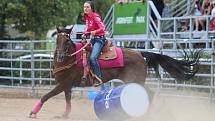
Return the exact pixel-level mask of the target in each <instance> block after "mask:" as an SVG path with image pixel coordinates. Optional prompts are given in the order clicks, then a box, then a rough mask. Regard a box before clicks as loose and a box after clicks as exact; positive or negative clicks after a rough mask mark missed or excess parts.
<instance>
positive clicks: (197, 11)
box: [191, 0, 215, 31]
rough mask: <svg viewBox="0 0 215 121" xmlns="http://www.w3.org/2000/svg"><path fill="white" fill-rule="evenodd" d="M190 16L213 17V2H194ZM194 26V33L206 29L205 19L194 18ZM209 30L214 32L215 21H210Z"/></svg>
mask: <svg viewBox="0 0 215 121" xmlns="http://www.w3.org/2000/svg"><path fill="white" fill-rule="evenodd" d="M191 12H192V15H194V16H208V15H212V16H214V15H215V0H213V1H209V0H202V1H201V0H194V2H193V4H192V8H191ZM194 24H195V25H194V26H195V31H199V30H202V31H204V30H205V29H206V27H205V25H206V18H205V17H196V18H195V19H194ZM210 29H211V30H215V20H214V19H213V18H212V19H211V26H210Z"/></svg>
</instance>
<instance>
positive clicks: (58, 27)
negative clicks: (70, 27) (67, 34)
mask: <svg viewBox="0 0 215 121" xmlns="http://www.w3.org/2000/svg"><path fill="white" fill-rule="evenodd" d="M56 29H57V32H58V33H60V32H62V31H63V30H64V27H62V26H57V27H56Z"/></svg>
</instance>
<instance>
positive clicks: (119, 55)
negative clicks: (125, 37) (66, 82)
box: [76, 43, 124, 68]
mask: <svg viewBox="0 0 215 121" xmlns="http://www.w3.org/2000/svg"><path fill="white" fill-rule="evenodd" d="M81 47H83V44H82V43H76V51H77V50H79V49H80V48H81ZM114 48H115V53H116V57H114V56H113V57H114V58H112V59H108V60H106V59H104V58H105V56H104V57H103V58H99V64H100V66H101V68H116V67H124V57H123V52H122V49H121V48H118V47H114ZM113 50H114V49H113ZM80 58H82V52H80V53H78V54H76V60H79V59H80ZM77 67H80V68H83V59H81V60H80V61H78V63H77Z"/></svg>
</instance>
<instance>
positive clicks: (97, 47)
mask: <svg viewBox="0 0 215 121" xmlns="http://www.w3.org/2000/svg"><path fill="white" fill-rule="evenodd" d="M91 44H92V45H93V49H92V52H91V54H90V66H91V69H92V70H93V73H94V74H95V75H96V76H98V77H99V78H100V79H101V78H102V73H101V68H100V65H99V62H98V58H99V55H100V53H101V51H102V48H103V47H104V45H105V38H94V39H92V40H91Z"/></svg>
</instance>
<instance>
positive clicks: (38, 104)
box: [31, 100, 43, 114]
mask: <svg viewBox="0 0 215 121" xmlns="http://www.w3.org/2000/svg"><path fill="white" fill-rule="evenodd" d="M42 106H43V103H42V102H41V100H39V101H38V102H37V103H36V104H35V105H34V107H33V109H32V110H31V112H32V113H34V114H36V113H38V112H39V111H40V109H41V108H42Z"/></svg>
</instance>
